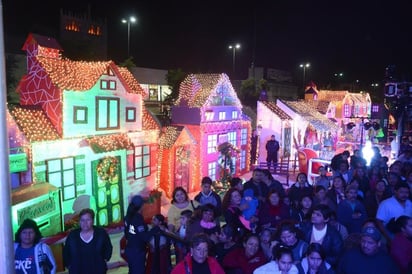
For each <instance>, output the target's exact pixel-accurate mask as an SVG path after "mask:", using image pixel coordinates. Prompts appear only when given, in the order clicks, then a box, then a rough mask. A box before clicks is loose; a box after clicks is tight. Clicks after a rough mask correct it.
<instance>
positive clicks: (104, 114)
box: [96, 97, 120, 130]
mask: <svg viewBox="0 0 412 274" xmlns="http://www.w3.org/2000/svg"><path fill="white" fill-rule="evenodd" d="M119 104H120V102H119V98H111V97H96V130H107V129H119V119H120V113H119Z"/></svg>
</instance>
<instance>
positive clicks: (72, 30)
mask: <svg viewBox="0 0 412 274" xmlns="http://www.w3.org/2000/svg"><path fill="white" fill-rule="evenodd" d="M59 42H60V43H61V44H62V46H63V48H64V49H65V51H64V55H65V56H66V57H68V58H71V59H75V60H107V20H106V19H97V18H92V16H91V10H90V6H89V8H88V11H87V12H85V13H83V14H81V13H74V12H72V11H64V10H63V9H61V10H60V40H59Z"/></svg>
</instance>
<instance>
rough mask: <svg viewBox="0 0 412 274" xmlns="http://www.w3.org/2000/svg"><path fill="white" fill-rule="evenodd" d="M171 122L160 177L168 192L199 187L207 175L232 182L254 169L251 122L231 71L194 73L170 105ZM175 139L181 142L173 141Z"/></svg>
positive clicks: (162, 144) (192, 189) (162, 148)
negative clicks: (232, 79) (227, 72)
mask: <svg viewBox="0 0 412 274" xmlns="http://www.w3.org/2000/svg"><path fill="white" fill-rule="evenodd" d="M171 118H172V123H171V126H172V127H170V128H166V136H173V137H170V138H169V137H164V138H163V137H162V139H161V142H160V153H161V154H162V155H163V159H162V166H168V167H170V168H165V169H163V168H162V171H161V175H160V179H159V181H160V182H161V183H160V185H161V187H162V188H163V189H164V190H165V191H166V192H167V193H168V195H170V194H171V191H172V190H173V189H174V187H175V186H178V185H182V186H184V187H185V188H186V189H187V191H189V192H193V191H198V190H199V189H200V181H201V179H202V177H204V176H209V177H211V178H212V180H216V181H227V179H228V178H230V177H232V176H239V175H242V174H244V173H247V172H248V171H249V169H250V139H251V138H250V137H251V121H250V119H249V118H248V117H246V115H244V114H243V113H242V105H241V103H240V100H239V98H238V97H237V94H236V92H235V90H234V88H233V86H232V84H231V82H230V80H229V78H228V76H227V75H226V74H190V75H188V76H187V77H186V79H185V80H184V81H183V82H182V83H181V85H180V90H179V97H178V99H177V100H176V102H175V104H174V106H172V108H171ZM174 140H176V142H175V141H174Z"/></svg>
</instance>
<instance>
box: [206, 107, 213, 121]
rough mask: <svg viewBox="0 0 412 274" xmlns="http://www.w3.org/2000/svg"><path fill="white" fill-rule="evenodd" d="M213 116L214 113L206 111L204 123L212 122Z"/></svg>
mask: <svg viewBox="0 0 412 274" xmlns="http://www.w3.org/2000/svg"><path fill="white" fill-rule="evenodd" d="M214 116H215V113H214V112H213V111H210V110H209V111H206V112H205V120H206V121H213V117H214Z"/></svg>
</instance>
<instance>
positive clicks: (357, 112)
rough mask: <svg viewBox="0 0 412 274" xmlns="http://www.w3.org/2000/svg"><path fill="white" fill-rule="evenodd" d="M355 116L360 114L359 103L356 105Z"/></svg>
mask: <svg viewBox="0 0 412 274" xmlns="http://www.w3.org/2000/svg"><path fill="white" fill-rule="evenodd" d="M354 114H355V116H359V106H358V105H356V106H355V113H354Z"/></svg>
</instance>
